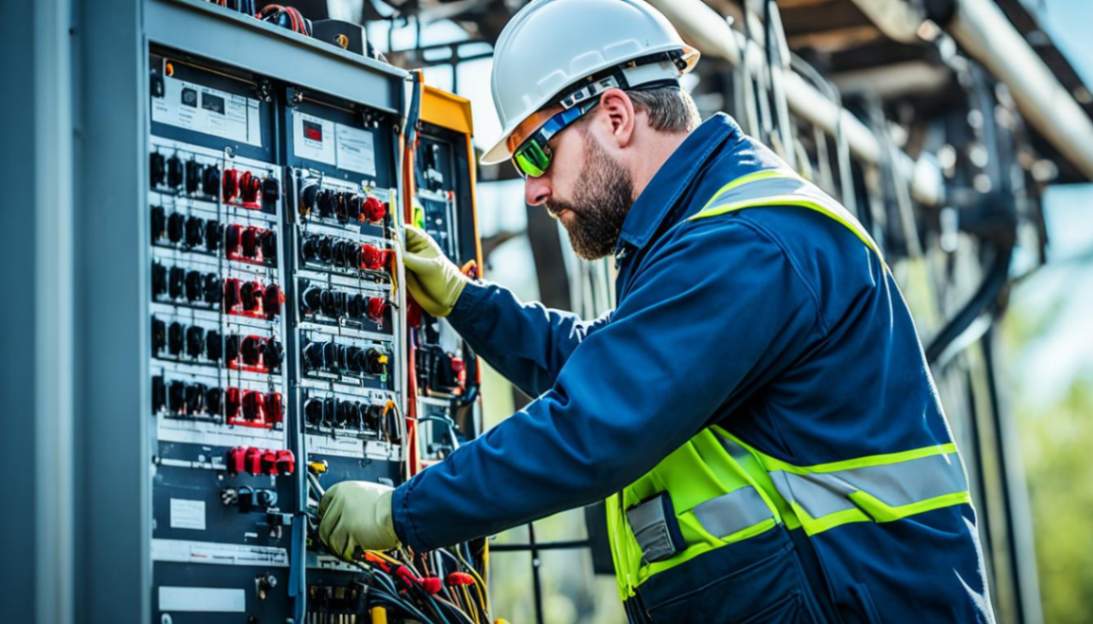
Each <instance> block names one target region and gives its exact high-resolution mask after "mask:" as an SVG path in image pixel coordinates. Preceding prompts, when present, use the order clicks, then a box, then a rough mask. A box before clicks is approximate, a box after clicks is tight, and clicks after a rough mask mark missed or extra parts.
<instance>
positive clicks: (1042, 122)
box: [858, 0, 1093, 179]
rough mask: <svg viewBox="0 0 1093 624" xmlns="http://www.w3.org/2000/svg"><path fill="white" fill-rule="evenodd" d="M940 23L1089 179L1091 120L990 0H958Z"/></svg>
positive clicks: (1092, 164) (1092, 153)
mask: <svg viewBox="0 0 1093 624" xmlns="http://www.w3.org/2000/svg"><path fill="white" fill-rule="evenodd" d="M858 1H860V0H858ZM944 26H945V28H946V29H947V30H948V31H949V32H950V33H951V34H952V36H953V38H954V39H956V40H957V41H958V42H959V43H960V45H961V46H963V47H964V49H965V50H967V51H968V53H969V54H971V55H972V56H974V57H975V58H976V59H978V60H979V62H981V63H983V64H984V65H986V66H987V68H988V69H989V70H990V71H991V73H992V74H994V75H995V76H996V77H998V79H999V80H1001V81H1002V82H1003V83H1005V85H1006V86H1007V87H1009V90H1010V93H1012V94H1013V99H1014V101H1016V102H1017V107H1018V108H1019V109H1020V110H1021V114H1022V115H1024V116H1025V118H1026V119H1028V120H1029V122H1030V123H1031V124H1032V126H1033V127H1035V128H1036V129H1037V130H1039V131H1040V133H1041V134H1043V135H1044V138H1046V139H1047V140H1048V142H1049V143H1051V145H1052V146H1054V147H1055V149H1057V150H1059V152H1060V153H1061V154H1062V155H1063V156H1065V157H1066V159H1067V160H1069V161H1070V162H1071V163H1072V164H1073V165H1074V166H1075V167H1076V168H1077V169H1078V170H1079V171H1081V172H1082V174H1083V175H1084V176H1086V177H1087V178H1089V179H1093V121H1090V119H1089V116H1087V115H1086V114H1085V111H1083V110H1082V109H1081V107H1080V106H1078V103H1077V102H1075V101H1074V98H1073V96H1072V95H1071V94H1070V92H1069V91H1067V90H1066V89H1065V88H1064V87H1063V86H1062V85H1061V84H1059V81H1058V80H1057V79H1056V78H1055V75H1054V74H1052V73H1051V70H1050V69H1048V66H1047V65H1046V64H1044V61H1043V60H1041V59H1040V57H1039V56H1037V55H1036V53H1035V52H1034V51H1033V50H1032V48H1031V47H1030V46H1029V45H1028V42H1026V41H1025V39H1024V37H1022V36H1021V34H1020V33H1018V32H1017V29H1015V28H1014V27H1013V24H1011V23H1010V21H1009V20H1008V19H1006V16H1005V15H1003V14H1002V11H1001V9H999V8H998V6H997V5H996V4H994V2H993V0H957V3H956V11H955V13H954V14H953V16H952V18H951V19H950V20H949V22H948V23H947V24H945V25H944Z"/></svg>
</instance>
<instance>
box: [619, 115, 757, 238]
mask: <svg viewBox="0 0 1093 624" xmlns="http://www.w3.org/2000/svg"><path fill="white" fill-rule="evenodd" d="M740 133H741V131H740V126H738V125H737V124H736V122H735V121H733V119H732V118H731V117H729V116H728V115H726V114H724V113H717V114H715V115H713V116H712V117H710V118H709V119H707V120H706V121H704V122H703V123H702V125H700V126H699V127H697V128H695V129H694V130H693V131H692V132H691V133H690V134H689V135H688V136H687V138H686V139H684V140H683V143H682V144H681V145H680V146H679V147H678V148H676V150H675V151H674V152H672V155H671V156H669V157H668V160H666V161H665V162H664V164H663V165H662V166H661V167H660V169H658V170H657V172H656V175H654V176H653V179H652V180H650V181H649V185H648V186H646V187H645V190H643V191H642V192H641V195H639V196H638V198H637V200H635V201H634V203H633V205H632V206H630V212H629V213H628V214H627V215H626V220H625V221H623V224H622V231H621V232H620V233H619V242H618V243H617V244H616V246H615V256H616V258H620V259H621V258H622V257H623V256H624V255H625V254H626V249H625V246H631V247H634V248H635V249H641V248H642V247H644V246H645V245H646V244H648V242H649V239H650V238H652V236H653V234H654V233H656V231H657V229H658V228H659V227H660V225H661V224H662V223H663V222H664V219H665V218H666V217H667V216H668V215H669V214H671V213H672V208H674V207H675V204H676V202H677V201H678V200H679V197H680V195H682V194H683V192H684V191H685V190H687V188H688V187H690V186H691V184H692V182H693V181H694V178H695V176H696V175H697V174H698V172H699V171H700V170H701V169H702V167H703V165H705V164H706V161H707V159H708V158H709V157H710V155H711V154H712V153H713V152H714V151H716V150H717V149H718V148H719V147H721V146H722V145H723V144H724V143H725V141H726V140H727V139H729V138H731V137H734V136H738V135H740Z"/></svg>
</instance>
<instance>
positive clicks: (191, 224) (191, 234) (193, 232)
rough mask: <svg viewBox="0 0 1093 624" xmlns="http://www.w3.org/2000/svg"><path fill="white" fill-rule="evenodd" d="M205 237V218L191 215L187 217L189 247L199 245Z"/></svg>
mask: <svg viewBox="0 0 1093 624" xmlns="http://www.w3.org/2000/svg"><path fill="white" fill-rule="evenodd" d="M204 239H205V220H204V219H202V218H200V217H189V218H188V219H186V237H185V241H184V243H185V245H186V246H187V247H197V246H198V245H200V244H201V242H202V241H203V240H204Z"/></svg>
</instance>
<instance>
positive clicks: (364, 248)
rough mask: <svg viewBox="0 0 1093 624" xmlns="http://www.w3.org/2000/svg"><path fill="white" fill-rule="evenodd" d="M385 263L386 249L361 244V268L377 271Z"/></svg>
mask: <svg viewBox="0 0 1093 624" xmlns="http://www.w3.org/2000/svg"><path fill="white" fill-rule="evenodd" d="M385 264H387V251H386V250H383V249H380V248H379V247H376V246H375V245H370V244H368V243H364V244H363V245H361V268H362V269H368V270H370V271H378V270H380V269H382V268H383V266H384V265H385Z"/></svg>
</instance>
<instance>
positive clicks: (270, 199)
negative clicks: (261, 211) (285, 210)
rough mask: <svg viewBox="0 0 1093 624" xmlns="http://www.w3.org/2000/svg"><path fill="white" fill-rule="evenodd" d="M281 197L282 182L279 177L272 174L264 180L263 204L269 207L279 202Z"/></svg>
mask: <svg viewBox="0 0 1093 624" xmlns="http://www.w3.org/2000/svg"><path fill="white" fill-rule="evenodd" d="M280 197H281V183H280V182H278V181H277V178H275V177H273V176H270V177H268V178H266V179H264V180H262V205H264V206H265V207H267V208H269V207H272V206H274V205H275V204H277V200H278V199H280Z"/></svg>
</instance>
